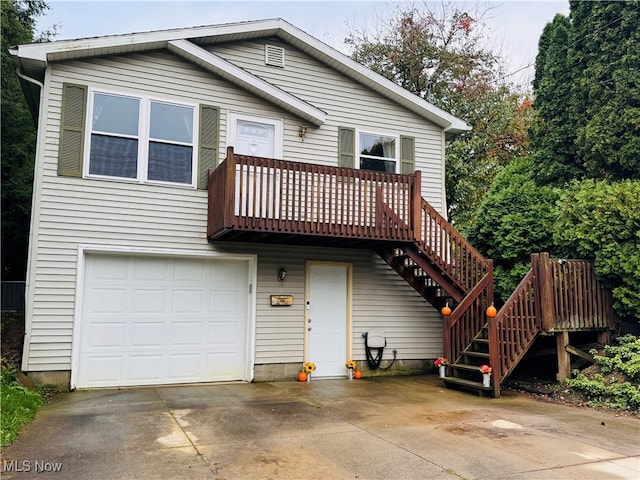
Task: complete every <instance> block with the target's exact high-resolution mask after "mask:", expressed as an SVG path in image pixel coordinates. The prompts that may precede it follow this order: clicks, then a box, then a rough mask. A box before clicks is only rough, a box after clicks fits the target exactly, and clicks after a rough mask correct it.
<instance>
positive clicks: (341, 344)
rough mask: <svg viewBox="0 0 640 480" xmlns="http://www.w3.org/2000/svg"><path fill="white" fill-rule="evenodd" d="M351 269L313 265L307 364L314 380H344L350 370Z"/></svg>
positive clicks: (310, 275)
mask: <svg viewBox="0 0 640 480" xmlns="http://www.w3.org/2000/svg"><path fill="white" fill-rule="evenodd" d="M347 272H348V266H347V265H330V264H327V265H323V264H311V265H310V267H309V271H308V275H309V294H308V298H307V300H308V302H309V303H308V305H309V309H308V312H307V313H308V315H307V332H308V336H307V341H308V343H307V345H308V355H307V360H308V361H310V362H313V363H315V364H316V371H315V372H314V374H313V376H314V377H338V376H340V377H343V376H346V374H347V370H346V368H345V362H346V361H347V354H348V335H347V318H348V302H347V278H348V275H347Z"/></svg>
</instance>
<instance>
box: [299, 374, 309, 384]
mask: <svg viewBox="0 0 640 480" xmlns="http://www.w3.org/2000/svg"><path fill="white" fill-rule="evenodd" d="M298 381H299V382H306V381H307V374H306V373H304V372H300V373H299V374H298Z"/></svg>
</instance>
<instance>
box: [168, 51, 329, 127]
mask: <svg viewBox="0 0 640 480" xmlns="http://www.w3.org/2000/svg"><path fill="white" fill-rule="evenodd" d="M167 49H168V50H169V51H171V52H173V53H175V54H176V55H180V56H181V57H183V58H185V59H187V60H189V61H191V62H193V63H195V64H197V65H199V66H201V67H202V68H204V69H206V70H209V71H211V72H213V73H215V74H216V75H219V76H221V77H222V78H224V79H226V80H229V81H230V82H232V83H234V84H236V85H238V86H240V87H242V88H244V89H246V90H248V91H250V92H252V93H255V94H256V95H258V96H260V97H262V98H265V99H266V100H269V101H270V102H272V103H274V104H276V105H278V106H280V107H282V108H284V109H285V110H287V111H289V112H291V113H293V114H295V115H297V116H299V117H300V118H302V119H304V120H306V121H308V122H309V123H311V124H313V125H315V126H316V127H319V126H320V125H322V124H324V122H325V120H326V113H325V112H323V111H322V110H320V109H318V108H316V107H314V106H313V105H311V104H309V103H307V102H305V101H303V100H300V99H299V98H297V97H295V96H293V95H291V94H290V93H287V92H285V91H284V90H281V89H279V88H278V87H276V86H274V85H272V84H271V83H269V82H266V81H264V80H262V79H261V78H258V77H256V76H255V75H252V74H251V73H249V72H247V71H246V70H244V69H242V68H240V67H237V66H235V65H234V64H232V63H230V62H228V61H226V60H225V59H223V58H221V57H219V56H218V55H215V54H213V53H211V52H209V51H207V50H205V49H204V48H201V47H198V46H197V45H194V44H193V43H191V42H189V41H188V40H170V41H168V42H167Z"/></svg>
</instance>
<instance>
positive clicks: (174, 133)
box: [149, 102, 193, 143]
mask: <svg viewBox="0 0 640 480" xmlns="http://www.w3.org/2000/svg"><path fill="white" fill-rule="evenodd" d="M149 136H150V137H151V138H153V139H156V140H168V141H173V142H181V143H193V108H191V107H183V106H180V105H170V104H167V103H159V102H151V126H150V130H149Z"/></svg>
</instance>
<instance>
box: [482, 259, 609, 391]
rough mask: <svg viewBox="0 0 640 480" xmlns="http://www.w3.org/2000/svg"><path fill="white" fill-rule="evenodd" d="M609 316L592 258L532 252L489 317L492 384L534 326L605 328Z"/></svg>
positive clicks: (536, 328)
mask: <svg viewBox="0 0 640 480" xmlns="http://www.w3.org/2000/svg"><path fill="white" fill-rule="evenodd" d="M614 322H615V314H614V312H613V302H612V298H611V293H610V292H609V291H608V290H607V289H605V288H604V287H603V286H602V285H601V284H600V282H599V281H598V280H597V279H596V277H595V273H594V270H593V264H592V263H591V262H588V261H586V260H561V259H551V258H549V254H548V253H539V254H538V253H534V254H532V255H531V270H529V273H527V275H526V276H525V277H524V278H523V279H522V281H521V282H520V284H519V285H518V287H517V288H516V289H515V291H514V292H513V293H512V294H511V296H510V297H509V299H508V300H507V301H506V302H505V304H504V305H503V306H502V308H501V309H500V311H499V312H498V314H497V315H496V316H495V318H493V319H489V322H488V326H489V352H490V361H491V365H492V366H493V368H494V375H495V377H494V384H495V386H496V388H499V385H500V382H501V380H502V379H504V378H505V377H506V376H507V375H509V373H511V371H512V370H513V368H514V367H515V366H516V365H517V364H518V362H519V361H520V359H521V358H522V357H523V356H524V354H525V353H526V352H527V350H528V349H529V347H530V346H531V345H532V343H533V341H534V340H535V337H536V335H537V334H538V333H539V332H541V331H545V332H558V331H580V330H606V329H613V328H614Z"/></svg>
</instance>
